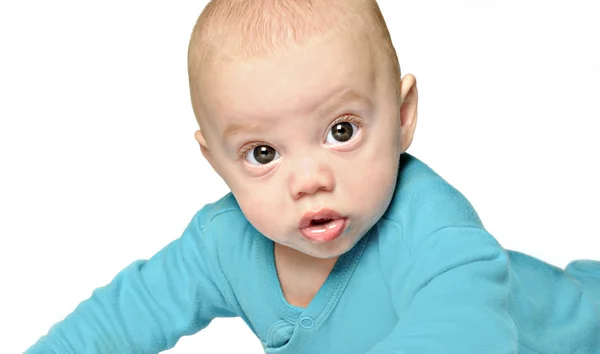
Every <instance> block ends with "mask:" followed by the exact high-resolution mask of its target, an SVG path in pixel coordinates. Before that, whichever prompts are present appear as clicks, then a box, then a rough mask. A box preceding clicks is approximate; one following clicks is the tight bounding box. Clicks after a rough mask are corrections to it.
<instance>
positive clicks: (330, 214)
mask: <svg viewBox="0 0 600 354" xmlns="http://www.w3.org/2000/svg"><path fill="white" fill-rule="evenodd" d="M339 218H341V216H340V214H338V213H337V212H336V211H334V210H331V209H326V208H320V209H317V210H314V211H309V212H306V213H304V215H302V218H300V224H299V228H301V229H304V228H307V227H309V226H310V223H311V221H313V220H322V219H339Z"/></svg>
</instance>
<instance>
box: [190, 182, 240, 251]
mask: <svg viewBox="0 0 600 354" xmlns="http://www.w3.org/2000/svg"><path fill="white" fill-rule="evenodd" d="M188 227H191V228H194V229H196V230H198V231H199V232H198V233H199V234H201V235H202V236H201V237H202V238H203V239H204V240H205V242H216V243H219V244H221V245H227V244H236V242H238V241H239V239H240V238H242V237H243V234H244V233H245V232H246V231H248V229H249V222H248V220H247V219H246V217H245V216H244V214H243V213H242V210H241V209H240V207H239V205H238V203H237V201H236V200H235V197H234V196H233V194H231V193H228V194H226V195H225V196H224V197H222V198H221V199H219V200H217V201H216V202H213V203H210V204H206V205H205V206H203V207H202V208H201V209H200V210H199V211H198V212H196V214H195V215H194V217H193V218H192V221H191V222H190V225H189V226H188Z"/></svg>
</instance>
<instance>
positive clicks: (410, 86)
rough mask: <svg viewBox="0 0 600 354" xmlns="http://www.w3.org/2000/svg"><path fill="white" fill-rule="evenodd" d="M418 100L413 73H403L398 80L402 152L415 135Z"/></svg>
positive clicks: (406, 148)
mask: <svg viewBox="0 0 600 354" xmlns="http://www.w3.org/2000/svg"><path fill="white" fill-rule="evenodd" d="M418 101H419V93H418V91H417V80H416V79H415V77H414V76H413V75H410V74H408V75H405V76H404V77H403V78H402V80H401V81H400V124H401V128H400V139H401V143H402V152H405V151H406V150H408V148H409V146H410V144H411V143H412V140H413V136H414V135H415V129H416V128H417V104H418Z"/></svg>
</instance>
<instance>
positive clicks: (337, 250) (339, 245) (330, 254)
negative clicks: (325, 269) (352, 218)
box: [273, 235, 364, 259]
mask: <svg viewBox="0 0 600 354" xmlns="http://www.w3.org/2000/svg"><path fill="white" fill-rule="evenodd" d="M347 236H348V237H346V238H344V237H343V236H341V237H340V238H339V239H336V240H334V241H330V242H324V243H313V242H310V241H308V240H304V239H301V240H299V241H298V242H279V243H280V244H282V245H284V246H286V247H289V248H292V249H294V250H296V251H298V252H301V253H304V254H306V255H308V256H311V257H314V258H318V259H333V258H338V257H340V256H342V255H343V254H345V253H347V252H348V251H350V250H351V249H352V248H353V247H354V246H355V245H356V243H358V241H360V240H361V239H362V237H363V236H364V235H363V236H360V237H356V235H347ZM273 241H274V242H278V241H277V240H273Z"/></svg>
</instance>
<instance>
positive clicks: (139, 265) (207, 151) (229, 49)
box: [27, 0, 600, 354]
mask: <svg viewBox="0 0 600 354" xmlns="http://www.w3.org/2000/svg"><path fill="white" fill-rule="evenodd" d="M189 82H190V92H191V99H192V105H193V109H194V113H195V115H196V118H197V120H198V124H199V126H200V130H198V131H197V132H196V135H195V137H196V140H197V141H198V143H199V145H200V149H201V151H202V154H203V155H204V157H205V158H206V159H207V161H208V162H209V163H210V165H211V166H212V167H213V168H214V170H215V171H216V172H217V173H218V174H219V175H220V176H221V177H222V178H223V180H224V181H225V182H226V183H227V185H228V186H229V188H230V189H231V193H230V194H228V195H226V196H225V197H223V198H222V199H220V200H219V201H217V202H215V203H213V204H210V205H206V206H205V207H203V208H202V209H201V210H200V211H199V212H198V213H197V214H196V215H195V216H194V217H193V219H192V220H191V222H190V224H189V225H188V226H187V228H186V229H185V231H184V233H183V235H182V236H181V237H180V238H179V239H177V240H175V241H173V242H172V243H171V244H169V245H167V246H166V247H165V248H164V249H163V250H161V251H160V252H159V253H157V254H156V255H155V256H153V257H152V258H151V259H149V260H147V261H138V262H134V263H133V264H131V265H130V266H129V267H127V268H125V269H124V270H123V271H121V272H120V273H119V274H118V275H117V276H116V277H115V279H114V280H113V281H112V282H111V283H110V284H108V285H107V286H105V287H102V288H99V289H97V290H95V291H94V293H93V295H92V297H91V298H90V299H88V300H86V301H84V302H82V303H81V304H80V305H79V306H78V307H77V308H76V309H75V310H74V312H73V313H72V314H70V315H69V316H67V318H65V319H64V320H63V321H62V322H60V323H58V324H56V325H55V326H53V327H52V328H51V329H50V331H49V333H48V334H47V335H46V336H44V337H42V338H41V339H40V340H39V341H38V342H37V343H36V344H35V345H34V346H32V347H31V348H30V349H29V350H28V351H27V353H31V354H33V353H61V354H62V353H157V352H160V351H163V350H166V349H169V348H172V347H173V346H175V344H176V343H177V341H178V340H179V339H180V338H181V337H182V336H186V335H191V334H193V333H196V332H198V331H200V330H202V329H203V328H205V327H206V326H207V325H208V324H209V323H210V321H211V320H212V319H214V318H217V317H241V318H242V319H243V320H244V321H245V322H246V323H247V324H248V326H249V327H250V328H251V329H252V331H253V332H254V333H255V334H256V336H257V337H258V338H259V339H260V341H261V342H262V344H263V347H264V349H265V352H267V353H310V354H320V353H334V354H337V353H340V354H352V353H516V352H519V353H570V354H572V353H600V262H592V261H578V262H573V263H571V264H570V265H569V266H568V267H567V269H566V270H561V269H558V268H555V267H553V266H550V265H548V264H546V263H544V262H542V261H539V260H536V259H534V258H532V257H529V256H526V255H524V254H521V253H517V252H511V251H506V250H504V249H503V248H502V247H501V246H500V245H499V244H498V243H497V242H496V241H495V239H494V238H493V237H492V236H491V235H490V234H489V233H488V232H487V231H486V230H485V228H484V227H483V225H482V223H481V221H480V219H479V217H478V216H477V213H476V212H475V211H474V209H473V207H472V206H471V204H470V203H469V202H468V200H467V199H466V198H465V197H464V196H463V195H462V194H460V193H459V192H458V191H457V190H456V189H454V188H453V187H452V186H450V185H449V184H448V183H447V182H446V181H445V180H444V179H442V178H441V177H440V176H438V175H437V174H436V173H435V172H434V171H432V170H431V169H430V168H429V167H428V166H427V165H426V164H424V163H423V162H421V161H420V160H418V159H417V158H415V157H413V156H411V155H409V154H408V153H406V151H407V149H408V148H409V146H410V145H411V142H412V139H413V135H414V132H415V127H416V124H417V102H418V92H417V86H416V81H415V78H414V77H413V76H411V75H405V76H403V77H401V74H400V68H399V63H398V58H397V56H396V53H395V50H394V47H393V45H392V42H391V40H390V36H389V33H388V30H387V27H386V24H385V22H384V20H383V17H382V15H381V13H380V10H379V8H378V6H377V3H376V2H375V1H374V0H213V1H212V2H210V3H209V4H208V5H207V6H206V8H205V9H204V11H203V12H202V14H201V15H200V18H199V19H198V22H197V24H196V26H195V28H194V31H193V34H192V37H191V41H190V46H189Z"/></svg>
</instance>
